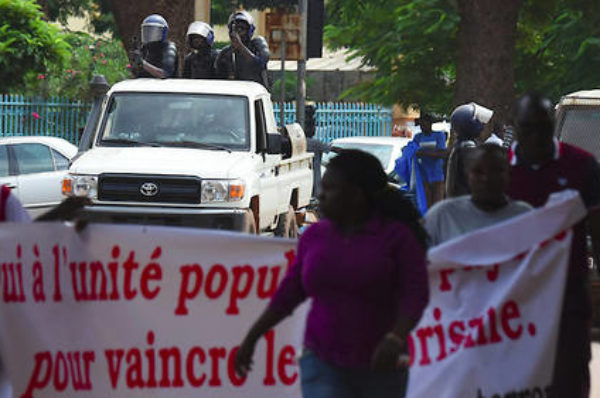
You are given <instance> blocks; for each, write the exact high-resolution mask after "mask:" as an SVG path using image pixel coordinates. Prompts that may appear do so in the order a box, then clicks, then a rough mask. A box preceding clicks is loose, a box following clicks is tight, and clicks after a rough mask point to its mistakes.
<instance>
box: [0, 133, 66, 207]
mask: <svg viewBox="0 0 600 398" xmlns="http://www.w3.org/2000/svg"><path fill="white" fill-rule="evenodd" d="M75 154H77V147H76V146H75V145H73V144H71V143H70V142H68V141H65V140H63V139H61V138H55V137H39V136H30V137H3V138H0V185H7V186H8V187H9V188H11V189H12V193H13V194H14V195H15V196H16V197H17V198H18V199H19V201H21V203H22V204H23V206H24V207H25V208H26V209H27V211H28V212H29V214H30V215H31V216H32V217H37V216H38V215H40V214H42V213H44V212H46V211H47V210H49V209H50V208H52V207H53V206H56V205H57V204H58V203H60V201H61V200H63V196H62V180H63V178H64V176H65V175H66V173H67V170H68V169H69V161H70V159H71V158H72V157H73V156H75Z"/></svg>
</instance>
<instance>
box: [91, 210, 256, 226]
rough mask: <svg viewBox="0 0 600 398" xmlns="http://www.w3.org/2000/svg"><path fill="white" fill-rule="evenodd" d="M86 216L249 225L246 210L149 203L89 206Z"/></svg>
mask: <svg viewBox="0 0 600 398" xmlns="http://www.w3.org/2000/svg"><path fill="white" fill-rule="evenodd" d="M82 217H83V218H84V219H85V220H88V221H90V222H98V223H108V224H143V225H166V226H178V227H193V228H210V229H223V230H230V231H244V230H245V228H246V226H247V224H248V217H249V215H248V211H247V210H245V209H223V208H214V209H212V208H211V209H207V208H204V209H198V208H172V207H148V206H106V205H97V206H87V207H85V209H84V210H83V215H82Z"/></svg>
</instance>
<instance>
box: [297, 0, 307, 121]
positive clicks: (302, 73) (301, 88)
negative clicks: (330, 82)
mask: <svg viewBox="0 0 600 398" xmlns="http://www.w3.org/2000/svg"><path fill="white" fill-rule="evenodd" d="M298 9H299V12H300V47H301V49H302V51H301V57H300V58H301V59H300V60H298V78H297V84H298V86H297V88H296V120H297V121H298V123H299V124H300V126H302V129H304V116H305V108H306V54H307V49H306V46H307V45H308V41H307V39H306V38H307V28H308V27H307V20H308V0H298Z"/></svg>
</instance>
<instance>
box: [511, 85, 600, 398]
mask: <svg viewBox="0 0 600 398" xmlns="http://www.w3.org/2000/svg"><path fill="white" fill-rule="evenodd" d="M516 130H517V142H516V143H514V144H513V146H512V149H511V151H510V154H509V159H510V164H511V183H510V185H509V190H508V192H509V195H510V196H511V197H513V198H515V199H520V200H524V201H526V202H528V203H530V204H531V205H533V206H535V207H541V206H543V205H544V204H545V203H546V201H547V199H548V197H549V196H550V194H552V193H554V192H557V191H562V190H565V189H574V190H577V191H578V192H579V194H580V195H581V198H582V199H583V201H584V203H585V204H586V206H587V207H588V209H590V208H594V207H596V206H598V205H599V204H600V166H599V165H598V162H597V161H596V160H595V159H594V157H593V156H592V155H591V154H589V153H587V152H585V151H583V150H582V149H579V148H577V147H575V146H572V145H569V144H566V143H563V142H558V140H557V139H556V138H554V107H553V105H552V102H551V101H550V100H549V99H547V98H545V97H543V96H541V95H539V94H530V95H526V96H524V97H523V98H521V99H520V100H519V102H518V104H517V123H516ZM586 226H587V227H589V232H590V234H591V237H592V243H593V250H594V254H595V257H596V258H598V253H599V251H600V239H598V238H599V237H600V235H599V231H600V220H599V217H598V213H597V212H596V213H591V214H590V215H588V219H587V220H584V221H582V222H580V223H579V224H577V225H576V226H575V227H574V236H573V243H572V249H571V259H570V265H569V270H568V273H567V283H566V287H565V290H564V298H563V306H562V315H561V322H560V330H559V338H558V345H557V351H556V359H555V363H554V377H553V383H552V390H551V396H552V397H556V398H558V397H560V398H564V397H570V398H571V397H572V398H584V397H585V398H587V397H588V395H589V389H590V374H589V367H588V366H589V365H588V363H589V361H590V359H591V351H590V319H591V299H590V297H589V290H588V283H589V276H588V266H587V247H586ZM557 294H562V292H557Z"/></svg>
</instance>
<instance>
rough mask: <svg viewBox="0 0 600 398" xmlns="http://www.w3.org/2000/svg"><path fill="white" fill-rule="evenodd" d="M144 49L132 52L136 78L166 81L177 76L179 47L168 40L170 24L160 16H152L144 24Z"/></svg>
mask: <svg viewBox="0 0 600 398" xmlns="http://www.w3.org/2000/svg"><path fill="white" fill-rule="evenodd" d="M141 34H142V47H141V48H135V49H134V50H133V51H132V52H131V62H132V68H133V74H134V76H135V77H157V78H161V79H166V78H169V77H173V76H175V75H176V74H177V69H178V61H177V47H176V46H175V43H173V42H170V41H169V40H168V39H167V36H168V34H169V24H168V23H167V21H166V20H165V19H164V18H163V17H162V16H160V15H158V14H152V15H150V16H148V17H146V19H144V21H143V22H142V27H141Z"/></svg>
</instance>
